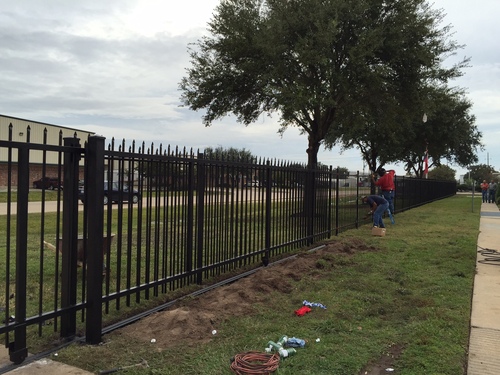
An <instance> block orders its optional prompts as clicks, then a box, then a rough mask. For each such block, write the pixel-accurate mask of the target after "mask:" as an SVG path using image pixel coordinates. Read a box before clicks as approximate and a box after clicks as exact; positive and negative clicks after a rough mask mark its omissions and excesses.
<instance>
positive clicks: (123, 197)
mask: <svg viewBox="0 0 500 375" xmlns="http://www.w3.org/2000/svg"><path fill="white" fill-rule="evenodd" d="M110 188H111V189H110ZM78 199H80V200H81V201H82V202H83V201H84V199H85V191H84V185H81V186H80V187H79V188H78ZM139 199H141V193H140V192H139V191H138V190H136V189H132V190H130V189H129V186H128V185H127V184H123V189H122V190H120V183H119V182H117V181H114V182H113V183H112V184H111V186H110V183H108V181H104V204H108V202H109V201H111V202H128V201H129V200H130V201H132V203H138V202H139Z"/></svg>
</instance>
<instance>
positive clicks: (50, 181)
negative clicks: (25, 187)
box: [33, 177, 63, 190]
mask: <svg viewBox="0 0 500 375" xmlns="http://www.w3.org/2000/svg"><path fill="white" fill-rule="evenodd" d="M33 188H34V189H48V190H54V189H61V190H62V188H63V185H62V182H61V181H59V179H58V178H57V177H42V178H40V179H39V180H36V181H33Z"/></svg>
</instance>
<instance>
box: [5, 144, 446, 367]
mask: <svg viewBox="0 0 500 375" xmlns="http://www.w3.org/2000/svg"><path fill="white" fill-rule="evenodd" d="M10 139H11V138H10ZM0 155H2V157H3V159H5V160H3V159H2V164H3V166H2V168H3V169H2V173H6V174H7V178H6V181H8V185H7V186H6V187H5V189H2V192H0V196H2V197H3V199H4V200H3V202H4V203H0V205H1V207H2V212H0V221H1V222H0V259H1V261H0V288H1V289H0V290H1V291H0V314H1V316H2V318H3V319H2V320H1V322H0V335H2V336H3V337H4V342H5V346H6V347H8V349H9V353H10V359H11V361H12V362H14V363H15V364H19V363H22V362H23V361H24V359H25V358H26V356H27V354H28V349H27V348H28V347H30V348H32V347H34V345H35V343H37V342H40V341H43V339H44V338H46V341H45V342H47V341H48V342H51V341H53V340H54V337H55V338H58V339H59V340H61V342H64V341H67V340H71V339H74V338H81V339H85V341H86V342H88V343H90V344H97V343H99V342H100V341H101V338H102V334H103V333H105V332H107V330H109V328H110V326H113V325H116V324H119V322H123V321H127V319H131V318H130V317H131V316H133V312H134V311H135V312H137V311H144V310H147V309H148V308H151V306H158V305H161V304H166V303H168V301H172V300H175V299H176V298H178V297H179V293H182V292H184V291H185V292H186V293H188V291H191V292H192V291H193V289H194V290H200V288H201V286H203V285H205V286H208V285H210V284H214V283H217V282H220V280H223V279H224V278H226V279H227V278H230V277H233V276H234V275H235V274H238V273H242V272H243V271H246V270H250V269H255V268H256V267H259V266H265V265H267V264H268V262H270V261H273V260H274V259H277V258H279V257H282V256H286V254H287V253H290V252H292V251H294V250H297V249H299V248H303V247H307V246H313V245H314V243H316V242H318V241H321V240H325V239H327V238H329V237H331V236H334V235H337V234H338V233H339V232H341V231H345V230H348V229H354V228H357V227H358V226H359V225H362V224H365V223H368V220H369V219H367V218H366V212H367V208H366V207H362V206H361V205H360V202H359V199H358V198H359V197H360V196H362V195H365V194H368V193H369V191H370V187H369V183H367V181H368V176H363V175H362V174H360V173H359V172H358V173H348V174H341V173H340V172H339V170H338V169H333V168H331V167H321V168H318V169H316V170H308V169H307V168H305V167H304V166H303V165H299V164H292V163H288V162H281V161H272V160H255V159H252V160H241V159H236V158H227V159H224V158H223V157H221V156H219V155H216V154H202V153H199V152H196V153H194V152H193V151H186V149H183V150H180V149H178V148H175V149H170V148H166V149H163V148H162V146H160V147H159V148H154V147H153V145H151V146H150V147H146V146H145V145H144V144H142V145H141V146H140V147H137V148H136V145H135V143H131V144H129V145H126V144H125V141H123V142H122V143H121V144H115V142H114V140H113V141H112V142H111V143H110V144H109V145H108V146H107V147H106V146H105V139H104V138H102V137H90V138H89V140H88V142H86V143H85V144H84V145H81V144H80V140H79V139H78V138H64V139H63V138H62V137H61V139H60V142H59V145H49V144H32V143H29V142H14V141H12V140H0ZM49 156H50V157H49ZM34 160H36V161H37V163H40V165H39V166H38V167H39V168H41V170H42V173H43V174H45V173H46V171H48V170H49V169H50V171H52V172H51V173H52V175H51V176H50V177H57V178H59V179H60V181H62V185H63V189H61V190H55V191H50V190H34V189H32V188H31V187H32V181H30V177H29V171H30V167H32V164H33V162H34ZM47 160H58V163H56V165H53V164H51V165H49V164H48V163H47ZM54 171H57V173H56V174H57V175H56V176H54V175H53V174H54ZM82 177H83V179H82ZM396 185H397V189H396V210H397V211H399V212H401V211H404V210H407V209H410V208H412V207H416V206H419V205H422V204H425V203H427V202H430V201H434V200H437V199H441V198H444V197H448V196H451V195H453V194H455V184H454V183H445V182H439V181H433V180H418V179H411V178H397V180H396ZM113 189H114V190H113ZM34 195H37V197H36V198H35V199H32V197H33V196H34ZM33 200H34V201H33ZM196 288H198V289H196ZM117 322H118V323H117ZM40 338H42V340H40Z"/></svg>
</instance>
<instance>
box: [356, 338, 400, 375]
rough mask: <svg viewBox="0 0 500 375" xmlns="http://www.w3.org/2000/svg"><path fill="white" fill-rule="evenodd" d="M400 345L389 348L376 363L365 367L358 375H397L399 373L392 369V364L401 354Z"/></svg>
mask: <svg viewBox="0 0 500 375" xmlns="http://www.w3.org/2000/svg"><path fill="white" fill-rule="evenodd" d="M403 349H404V348H403V346H402V345H393V346H391V347H390V348H389V349H388V350H387V352H386V353H384V354H383V355H382V356H381V357H380V358H379V359H378V360H377V361H376V362H374V363H370V364H369V365H367V366H366V367H365V368H364V369H363V370H361V372H360V373H359V375H387V374H392V375H397V374H399V372H398V371H397V370H396V369H395V368H394V363H395V362H396V360H397V359H398V358H399V356H400V355H401V353H402V352H403Z"/></svg>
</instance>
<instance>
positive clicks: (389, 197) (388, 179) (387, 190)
mask: <svg viewBox="0 0 500 375" xmlns="http://www.w3.org/2000/svg"><path fill="white" fill-rule="evenodd" d="M377 173H378V175H379V179H378V180H376V181H375V174H372V182H373V183H374V184H375V186H378V187H379V188H380V190H381V191H382V195H383V196H384V198H385V199H386V201H387V202H388V203H389V210H390V211H391V214H393V215H394V190H395V186H394V175H395V174H396V171H394V170H392V169H391V170H389V171H386V170H385V169H384V168H379V169H378V170H377Z"/></svg>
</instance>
